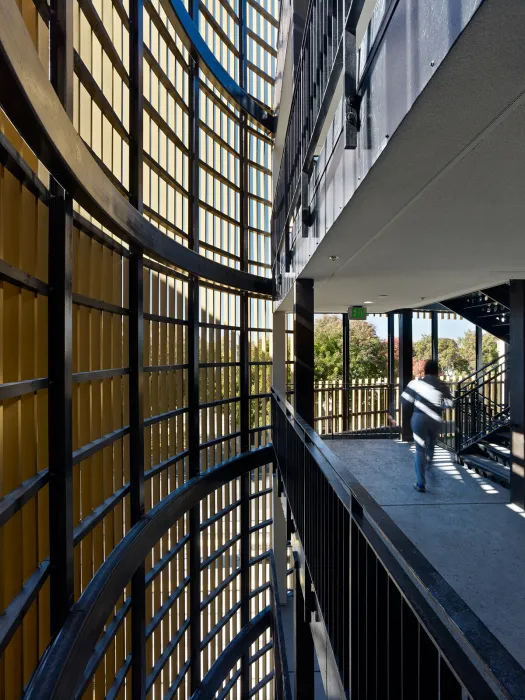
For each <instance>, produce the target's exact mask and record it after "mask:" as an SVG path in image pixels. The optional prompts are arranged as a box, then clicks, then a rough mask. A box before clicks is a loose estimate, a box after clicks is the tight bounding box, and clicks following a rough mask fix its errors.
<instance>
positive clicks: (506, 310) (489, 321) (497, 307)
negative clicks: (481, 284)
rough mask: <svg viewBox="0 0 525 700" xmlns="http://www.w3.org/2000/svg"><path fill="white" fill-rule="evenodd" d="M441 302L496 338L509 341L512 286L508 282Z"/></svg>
mask: <svg viewBox="0 0 525 700" xmlns="http://www.w3.org/2000/svg"><path fill="white" fill-rule="evenodd" d="M441 304H442V306H445V307H446V308H447V309H450V311H453V312H454V313H456V314H459V315H460V316H463V318H466V319H467V321H470V322H471V323H474V324H475V325H476V326H479V327H480V328H482V329H483V330H484V331H487V332H488V333H491V334H492V335H494V336H496V338H499V339H500V340H504V341H505V342H506V343H508V342H509V328H510V326H509V320H510V287H509V285H508V284H499V285H497V286H496V287H490V288H488V289H482V290H480V291H478V292H471V293H470V294H465V295H464V296H460V297H454V298H453V299H447V300H446V301H442V302H441Z"/></svg>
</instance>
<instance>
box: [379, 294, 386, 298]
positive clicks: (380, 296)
mask: <svg viewBox="0 0 525 700" xmlns="http://www.w3.org/2000/svg"><path fill="white" fill-rule="evenodd" d="M377 296H378V298H379V299H384V298H385V297H387V296H388V294H378V295H377Z"/></svg>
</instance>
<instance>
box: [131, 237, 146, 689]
mask: <svg viewBox="0 0 525 700" xmlns="http://www.w3.org/2000/svg"><path fill="white" fill-rule="evenodd" d="M143 299H144V296H143V256H142V252H141V251H138V250H134V249H132V250H131V253H130V257H129V448H130V449H129V451H130V510H131V524H132V525H135V524H136V523H138V522H139V521H140V520H141V518H142V517H143V516H144V406H143V378H144V358H143V347H144V319H143ZM145 575H146V571H145V563H144V561H142V562H141V563H140V565H139V567H138V568H137V570H136V571H135V573H134V575H133V578H132V579H131V662H132V663H131V684H132V688H133V699H134V700H137V699H139V700H143V698H145V697H146V636H145V634H146V587H145Z"/></svg>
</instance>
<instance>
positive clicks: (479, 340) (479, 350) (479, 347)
mask: <svg viewBox="0 0 525 700" xmlns="http://www.w3.org/2000/svg"><path fill="white" fill-rule="evenodd" d="M482 367H483V329H482V328H480V327H479V326H476V372H479V370H480V369H481V368H482Z"/></svg>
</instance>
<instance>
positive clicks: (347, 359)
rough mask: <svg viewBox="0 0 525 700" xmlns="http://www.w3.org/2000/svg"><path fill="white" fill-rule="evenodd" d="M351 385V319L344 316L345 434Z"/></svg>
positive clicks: (346, 314) (343, 409) (343, 408)
mask: <svg viewBox="0 0 525 700" xmlns="http://www.w3.org/2000/svg"><path fill="white" fill-rule="evenodd" d="M349 384H350V319H349V318H348V313H345V314H343V406H342V411H343V433H346V432H348V418H349V416H348V412H349V404H348V386H349Z"/></svg>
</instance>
